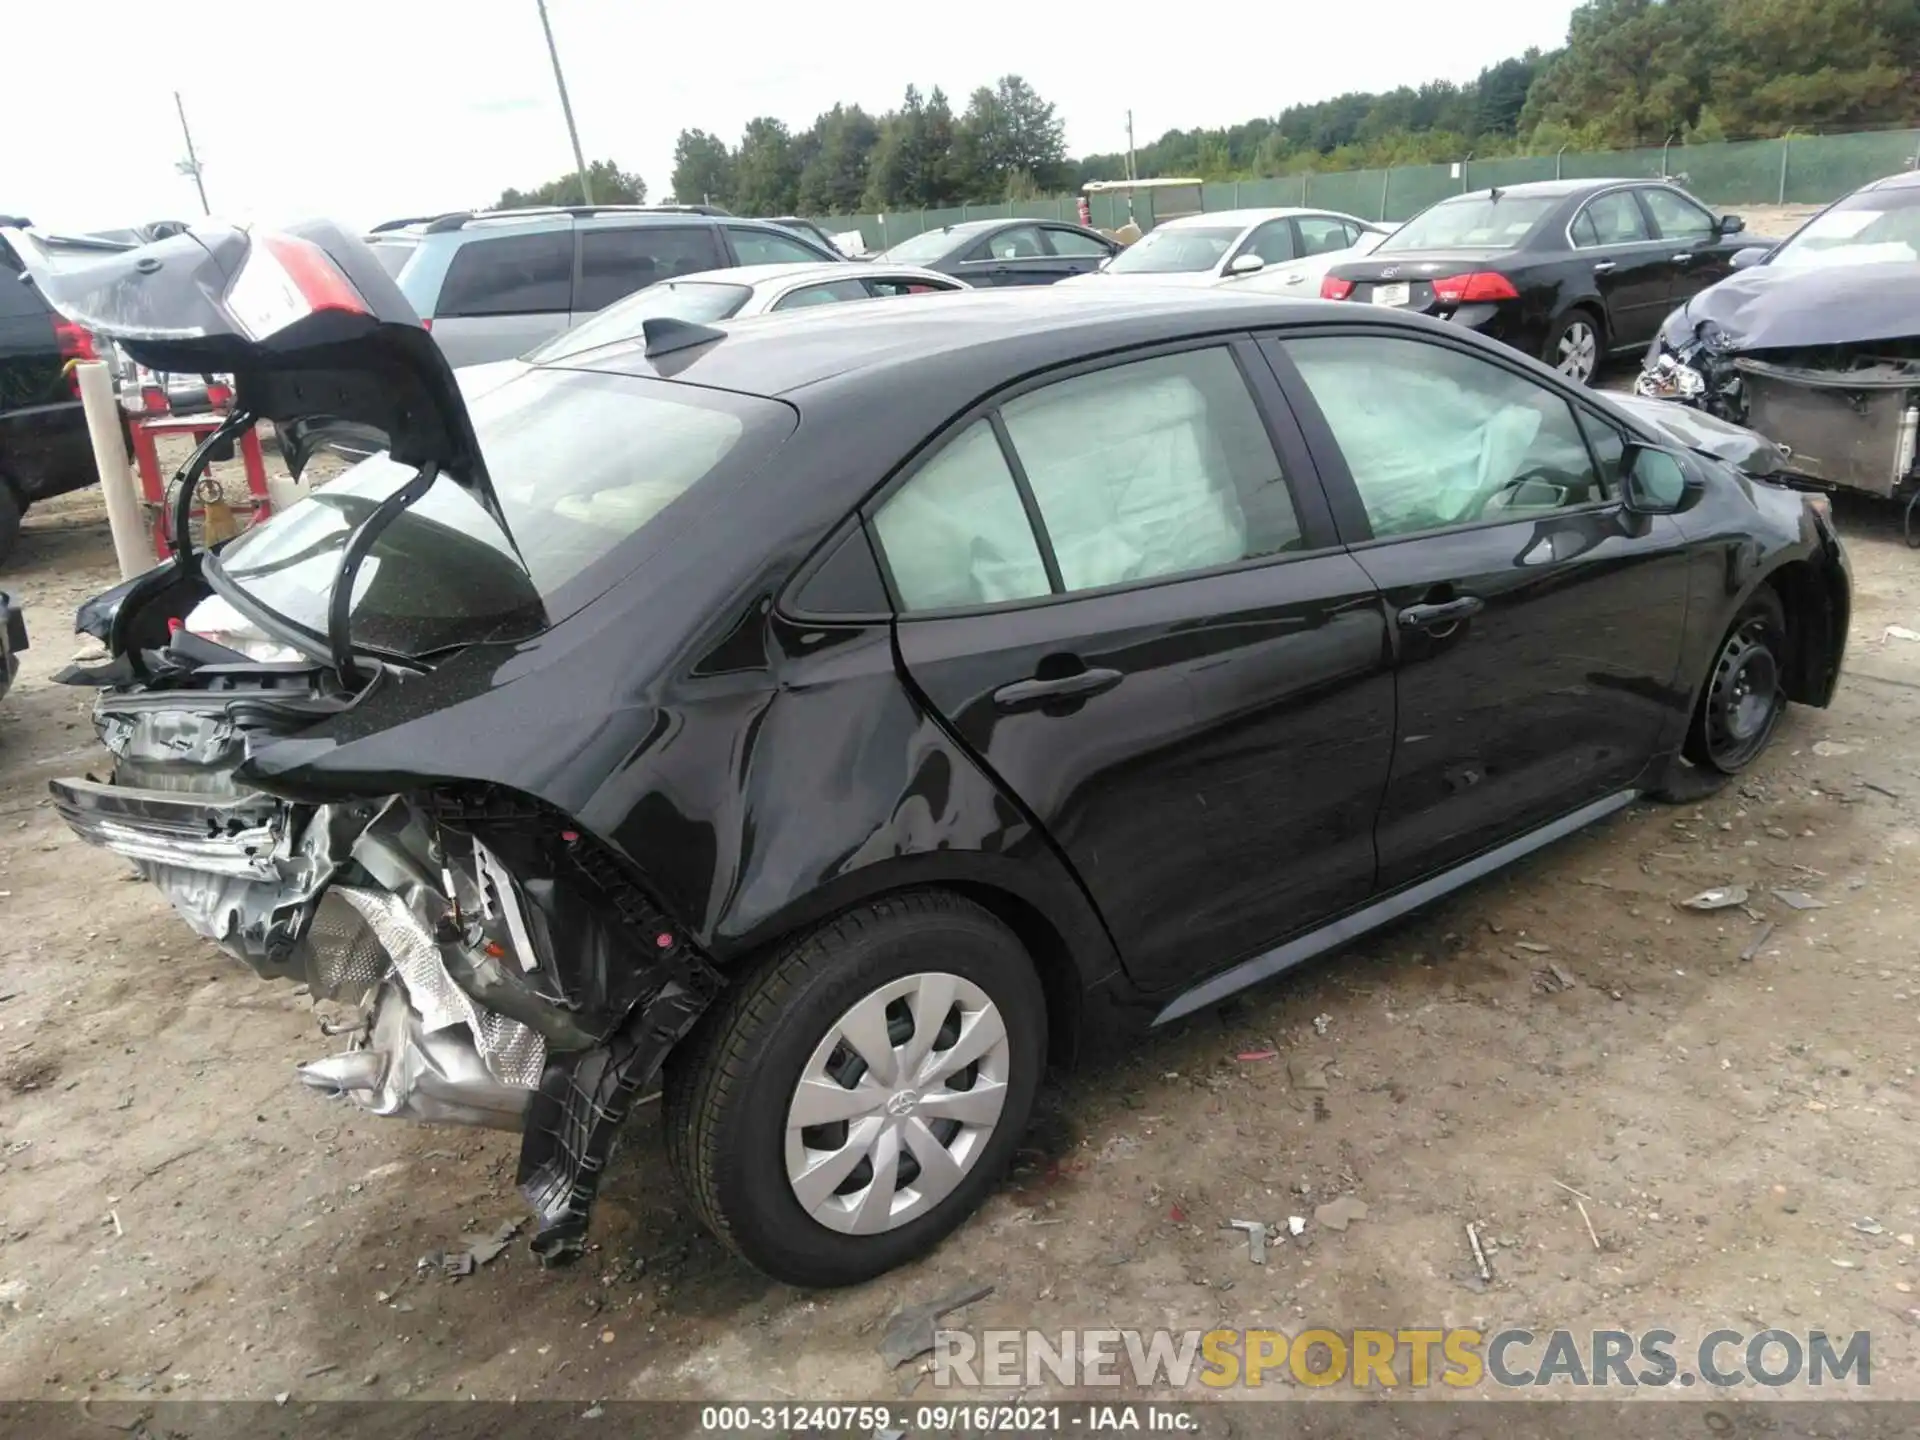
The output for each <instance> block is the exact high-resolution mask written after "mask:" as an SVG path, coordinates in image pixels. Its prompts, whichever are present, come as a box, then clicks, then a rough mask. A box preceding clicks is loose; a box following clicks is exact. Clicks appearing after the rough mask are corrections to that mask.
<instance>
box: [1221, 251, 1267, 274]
mask: <svg viewBox="0 0 1920 1440" xmlns="http://www.w3.org/2000/svg"><path fill="white" fill-rule="evenodd" d="M1266 268H1267V262H1266V261H1264V260H1262V259H1261V258H1260V257H1259V256H1258V255H1236V256H1234V257H1233V259H1232V260H1231V261H1229V262H1228V264H1227V274H1229V275H1251V274H1253V273H1254V272H1255V271H1258V270H1264V269H1266Z"/></svg>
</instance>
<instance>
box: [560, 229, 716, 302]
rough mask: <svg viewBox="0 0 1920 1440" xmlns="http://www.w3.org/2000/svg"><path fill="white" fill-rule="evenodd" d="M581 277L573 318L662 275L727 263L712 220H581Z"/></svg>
mask: <svg viewBox="0 0 1920 1440" xmlns="http://www.w3.org/2000/svg"><path fill="white" fill-rule="evenodd" d="M579 234H580V278H579V280H578V282H577V283H576V284H575V286H574V292H573V315H572V323H573V324H576V325H577V324H579V323H580V321H582V320H584V319H586V318H587V317H588V316H589V315H593V314H596V313H598V312H599V311H601V310H604V309H605V308H606V307H607V306H609V305H611V304H613V302H614V301H616V300H621V299H624V298H625V297H626V296H628V295H631V294H633V293H634V291H636V290H644V289H646V288H647V286H649V285H652V284H655V283H656V282H658V281H661V280H677V279H678V278H680V277H681V276H682V275H696V274H699V273H700V272H701V271H704V270H715V269H719V268H721V267H723V266H725V265H726V263H727V260H726V256H725V255H723V254H722V253H721V250H720V237H719V235H718V233H717V231H716V230H715V227H713V226H712V225H706V224H691V225H632V224H629V225H621V224H619V223H618V222H612V223H609V222H606V221H582V222H581V223H580V226H579Z"/></svg>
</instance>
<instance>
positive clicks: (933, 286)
mask: <svg viewBox="0 0 1920 1440" xmlns="http://www.w3.org/2000/svg"><path fill="white" fill-rule="evenodd" d="M867 288H868V289H869V290H871V291H872V292H873V293H874V294H875V295H877V296H879V297H881V298H882V299H886V300H892V299H895V298H897V297H899V296H901V295H932V294H936V293H941V292H945V291H949V290H959V289H961V288H963V287H962V286H960V285H959V284H957V283H954V282H947V283H944V284H943V283H941V282H940V281H937V280H933V279H931V278H929V277H928V276H925V275H875V276H873V277H871V278H870V279H869V280H868V281H867Z"/></svg>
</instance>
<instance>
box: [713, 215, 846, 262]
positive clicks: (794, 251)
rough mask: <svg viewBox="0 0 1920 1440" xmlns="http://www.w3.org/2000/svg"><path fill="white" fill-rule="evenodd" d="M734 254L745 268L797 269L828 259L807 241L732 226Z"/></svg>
mask: <svg viewBox="0 0 1920 1440" xmlns="http://www.w3.org/2000/svg"><path fill="white" fill-rule="evenodd" d="M727 234H728V235H729V236H730V237H732V240H733V253H734V254H736V255H738V256H739V257H740V263H741V264H742V265H795V264H808V263H813V262H817V261H819V260H821V259H824V258H825V257H824V256H822V255H821V254H820V252H819V251H818V250H815V249H813V248H812V247H811V246H810V245H808V244H806V243H805V242H804V241H802V240H799V239H796V238H795V237H793V236H791V235H778V234H775V233H774V232H773V231H771V230H754V229H750V228H748V227H746V226H744V225H729V226H728V227H727Z"/></svg>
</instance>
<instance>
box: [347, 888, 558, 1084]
mask: <svg viewBox="0 0 1920 1440" xmlns="http://www.w3.org/2000/svg"><path fill="white" fill-rule="evenodd" d="M333 893H334V894H335V895H338V896H339V897H340V898H341V899H342V900H344V901H346V902H347V904H349V905H351V906H352V907H353V908H354V909H355V910H356V911H358V912H359V914H360V917H361V918H362V919H363V920H365V921H366V922H367V927H368V928H369V929H370V930H372V931H373V933H374V935H375V936H376V937H377V938H378V939H379V941H380V943H381V944H382V945H383V946H385V947H386V951H387V954H388V955H389V956H390V957H392V960H393V966H394V969H395V970H397V971H398V972H399V974H400V979H401V981H402V982H403V983H404V984H405V985H406V987H407V994H408V997H409V998H410V999H411V1000H412V1002H413V1007H414V1009H416V1010H418V1011H419V1012H420V1017H421V1019H422V1020H423V1021H424V1022H425V1024H426V1029H427V1033H428V1034H432V1033H433V1032H435V1031H438V1030H445V1029H447V1028H448V1027H449V1026H452V1025H465V1026H466V1027H467V1028H468V1029H469V1030H470V1031H472V1032H473V1039H474V1046H475V1048H476V1049H478V1050H479V1052H480V1058H481V1059H482V1060H483V1061H485V1062H486V1066H487V1070H488V1072H489V1073H490V1074H491V1075H492V1076H493V1078H494V1079H496V1080H498V1081H499V1082H500V1083H501V1084H503V1085H517V1086H519V1087H520V1088H522V1089H526V1090H531V1089H534V1088H535V1087H537V1086H538V1085H539V1083H540V1076H541V1074H542V1073H543V1072H544V1071H545V1069H546V1065H547V1042H546V1040H545V1039H544V1038H542V1036H541V1035H540V1033H539V1032H538V1031H536V1030H533V1029H531V1028H529V1027H528V1026H525V1025H522V1024H521V1023H520V1022H519V1021H518V1020H512V1019H509V1018H508V1017H506V1016H504V1015H497V1014H495V1013H494V1012H492V1011H491V1010H483V1009H482V1008H481V1007H480V1006H479V1005H477V1004H475V1003H474V1001H473V997H472V996H470V995H468V994H467V992H466V991H464V990H462V989H461V988H460V987H459V986H458V985H456V984H455V983H454V982H453V977H452V976H451V975H449V974H448V973H447V967H446V965H445V963H444V962H442V960H441V959H440V950H439V947H438V946H437V945H435V944H434V942H433V938H432V936H430V935H429V934H427V932H426V931H425V930H424V929H423V928H422V927H421V925H420V922H419V921H418V920H416V919H415V918H414V916H413V912H412V911H411V910H409V909H408V908H407V904H406V902H405V901H404V900H402V899H401V898H400V897H399V896H398V895H394V894H391V893H390V892H387V891H383V890H366V889H362V888H360V887H358V886H353V885H336V886H335V887H334V889H333Z"/></svg>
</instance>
